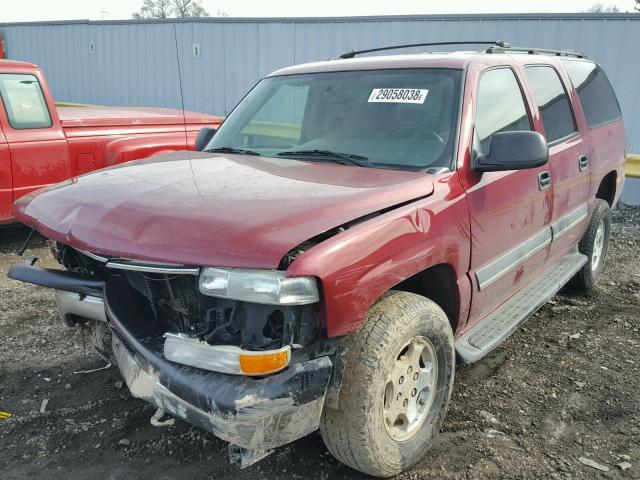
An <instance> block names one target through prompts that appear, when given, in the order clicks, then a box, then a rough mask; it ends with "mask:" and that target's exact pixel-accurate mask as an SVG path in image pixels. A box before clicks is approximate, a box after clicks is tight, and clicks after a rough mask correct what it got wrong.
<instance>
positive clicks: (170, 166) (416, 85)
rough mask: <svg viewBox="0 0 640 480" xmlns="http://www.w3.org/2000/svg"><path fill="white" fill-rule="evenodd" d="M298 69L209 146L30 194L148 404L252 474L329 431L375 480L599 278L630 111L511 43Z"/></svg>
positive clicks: (72, 288)
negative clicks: (490, 362) (565, 291)
mask: <svg viewBox="0 0 640 480" xmlns="http://www.w3.org/2000/svg"><path fill="white" fill-rule="evenodd" d="M358 53H362V52H352V53H350V54H346V55H344V56H343V57H342V58H340V59H337V60H332V61H326V62H320V63H313V64H306V65H301V66H295V67H290V68H285V69H283V70H279V71H277V72H275V73H273V74H271V75H269V76H268V77H266V78H265V79H263V80H262V81H260V82H259V83H258V84H257V85H256V87H255V88H253V89H252V90H251V91H250V92H249V93H248V94H247V96H246V97H245V98H244V99H243V100H242V101H241V102H240V104H239V105H238V106H237V107H236V109H235V110H234V111H233V112H232V113H231V114H230V115H229V117H228V118H227V119H226V121H225V122H224V123H223V124H222V126H221V127H220V128H219V130H218V131H213V130H210V129H203V131H202V132H201V133H200V135H199V138H198V144H199V149H200V150H201V151H200V152H195V153H194V152H183V153H173V154H168V155H165V156H161V157H155V158H153V159H148V160H142V161H136V162H132V163H128V164H125V165H120V166H117V167H113V168H110V169H107V170H103V171H100V172H96V173H91V174H88V175H84V176H80V177H77V178H73V179H72V180H70V181H68V182H65V183H63V184H60V185H57V186H55V187H50V188H45V189H43V190H40V191H38V192H37V193H34V194H31V195H29V196H27V197H25V198H22V199H20V200H19V201H18V202H17V203H16V204H15V206H14V215H15V217H16V218H17V219H19V220H20V221H22V222H23V223H25V224H27V225H29V226H30V227H32V228H33V229H35V230H37V231H38V232H40V234H42V235H44V236H45V237H47V238H48V239H50V242H51V247H52V251H53V253H54V255H55V256H56V258H57V259H58V261H59V262H60V263H61V264H62V265H63V266H64V268H65V269H64V270H51V269H42V268H38V267H36V266H34V265H30V264H26V265H16V266H14V267H13V268H12V269H11V271H10V274H9V275H10V276H11V277H12V278H14V279H17V280H22V281H26V282H30V283H33V284H36V285H43V286H46V287H50V288H53V289H55V290H56V296H57V303H58V307H59V310H60V314H61V316H62V319H63V321H64V322H65V323H66V324H67V325H69V326H74V325H79V326H81V327H82V328H88V329H90V330H91V332H92V334H93V335H92V336H93V338H94V342H95V344H96V346H97V347H98V349H99V350H100V351H101V352H102V353H103V354H104V355H106V356H109V357H110V358H112V359H113V361H114V362H115V363H117V365H118V367H119V369H120V371H121V373H122V375H123V377H124V379H125V381H126V383H127V385H128V387H129V389H130V390H131V393H132V394H133V395H134V396H136V397H139V398H142V399H144V400H146V401H148V402H150V403H152V404H154V405H156V406H157V407H158V408H159V409H162V410H164V411H165V412H167V413H169V414H171V415H173V416H175V417H177V418H179V419H182V420H184V421H186V422H189V423H192V424H194V425H197V426H199V427H201V428H204V429H206V430H208V431H211V432H213V434H215V435H216V436H218V437H220V438H222V439H224V440H226V441H228V442H229V443H230V444H231V448H230V453H231V457H232V459H234V460H236V461H238V462H239V463H240V464H241V465H243V466H246V465H249V464H251V463H253V462H254V461H256V460H258V459H260V458H261V457H263V456H264V455H266V454H267V453H269V451H270V450H272V449H274V448H276V447H278V446H280V445H283V444H286V443H289V442H293V441H294V440H296V439H298V438H300V437H302V436H304V435H307V434H309V433H311V432H313V431H315V430H316V429H318V428H319V429H320V432H321V434H322V438H323V439H324V442H325V444H326V446H327V448H328V449H329V451H330V452H331V453H332V454H333V455H334V456H335V457H336V458H337V459H339V460H340V461H342V462H344V463H346V464H347V465H350V466H351V467H353V468H355V469H358V470H361V471H363V472H366V473H368V474H371V475H376V476H391V475H394V474H397V473H399V472H401V471H403V470H405V469H407V468H409V467H411V466H412V465H414V464H415V463H416V462H418V461H419V460H420V459H421V458H422V457H423V456H424V455H425V454H426V452H427V450H428V449H429V447H430V446H431V444H432V442H433V440H434V437H435V436H436V434H437V432H438V430H439V429H440V427H441V425H442V422H443V420H444V417H445V413H446V411H447V406H448V403H449V398H450V395H451V390H452V387H453V380H454V371H455V367H456V361H458V363H470V362H474V361H477V360H479V359H481V358H482V357H483V356H485V355H486V354H487V353H488V352H490V351H491V350H492V349H494V348H495V347H496V346H497V345H498V344H499V343H500V342H501V341H502V340H503V339H505V338H506V337H507V336H508V335H510V334H511V333H512V332H513V331H514V330H515V329H516V328H517V327H518V326H519V325H520V324H521V323H522V322H523V321H524V320H526V319H527V317H529V316H530V315H531V314H532V313H533V312H535V311H536V310H537V309H538V308H540V307H541V306H542V305H543V304H544V303H545V302H546V301H547V300H548V299H549V298H550V297H551V296H553V295H554V294H555V293H556V292H557V291H558V290H559V289H560V288H561V287H563V286H564V285H565V284H567V283H569V282H571V283H572V284H573V285H574V287H576V288H582V289H589V288H592V287H593V286H594V285H595V283H596V282H597V280H598V277H599V276H600V274H601V272H602V269H603V265H604V261H605V256H606V253H607V244H608V240H609V230H610V223H611V219H610V218H611V217H610V208H611V207H613V205H615V203H616V202H617V200H618V198H619V196H620V193H621V189H622V182H623V179H624V173H623V172H624V170H623V168H624V155H625V133H624V126H623V123H622V118H621V113H620V107H619V105H618V102H617V100H616V97H615V95H614V92H613V89H612V88H611V85H610V84H609V82H608V80H607V78H606V76H605V74H604V72H603V71H602V69H601V68H600V67H599V66H598V65H596V64H595V63H593V62H591V61H589V60H587V59H585V58H583V56H582V55H578V54H570V53H566V52H556V51H553V52H551V51H540V50H536V49H529V48H527V49H519V48H512V47H509V46H508V45H506V44H503V43H496V44H495V45H492V46H489V48H488V49H487V50H483V51H481V52H457V53H442V54H435V53H432V54H410V55H394V56H375V57H361V58H353V57H356V56H357V54H358Z"/></svg>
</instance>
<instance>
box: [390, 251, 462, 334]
mask: <svg viewBox="0 0 640 480" xmlns="http://www.w3.org/2000/svg"><path fill="white" fill-rule="evenodd" d="M393 290H400V291H403V292H410V293H415V294H418V295H422V296H423V297H427V298H428V299H430V300H432V301H434V302H435V303H436V304H438V306H439V307H440V308H442V310H444V313H446V314H447V317H448V318H449V323H450V324H451V328H452V329H453V331H454V332H455V331H456V329H457V327H458V319H459V317H460V293H459V292H458V286H457V283H456V276H455V271H454V270H453V268H452V267H451V266H450V265H447V264H440V265H434V266H433V267H430V268H428V269H426V270H423V271H422V272H419V273H416V274H415V275H413V276H412V277H409V278H407V279H406V280H404V281H403V282H401V283H399V284H398V285H396V286H395V287H393Z"/></svg>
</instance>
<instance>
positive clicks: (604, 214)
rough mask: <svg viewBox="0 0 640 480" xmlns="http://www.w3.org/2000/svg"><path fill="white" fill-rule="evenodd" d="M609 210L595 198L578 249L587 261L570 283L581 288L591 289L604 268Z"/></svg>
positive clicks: (609, 227) (605, 203) (609, 219)
mask: <svg viewBox="0 0 640 480" xmlns="http://www.w3.org/2000/svg"><path fill="white" fill-rule="evenodd" d="M610 231H611V210H610V208H609V204H608V203H607V202H605V201H604V200H600V199H599V198H596V203H595V208H594V209H593V215H592V216H591V220H590V221H589V225H588V226H587V230H586V231H585V232H584V235H583V237H582V239H581V240H580V244H579V246H578V249H579V250H580V253H582V254H583V255H586V256H587V257H588V259H589V260H588V261H587V263H586V264H585V265H584V267H582V269H581V270H580V271H579V272H578V273H577V274H576V275H575V277H573V279H572V280H571V285H572V286H574V287H576V288H579V289H581V290H591V289H593V287H594V286H595V285H596V283H597V282H598V279H599V278H600V275H601V274H602V271H603V270H604V261H605V258H606V256H607V250H608V247H609V233H610Z"/></svg>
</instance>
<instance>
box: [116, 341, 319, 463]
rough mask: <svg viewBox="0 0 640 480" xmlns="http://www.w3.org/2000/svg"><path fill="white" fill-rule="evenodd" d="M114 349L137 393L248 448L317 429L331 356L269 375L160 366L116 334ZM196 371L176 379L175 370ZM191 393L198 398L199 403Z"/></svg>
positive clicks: (270, 444)
mask: <svg viewBox="0 0 640 480" xmlns="http://www.w3.org/2000/svg"><path fill="white" fill-rule="evenodd" d="M113 353H114V355H115V357H116V359H117V362H118V367H119V369H120V372H121V373H122V376H123V378H124V380H125V382H126V383H127V386H128V387H129V390H130V391H131V394H132V395H133V396H134V397H138V398H142V399H143V400H145V401H147V402H149V403H151V404H153V405H155V406H156V407H158V408H162V409H163V410H165V411H166V412H169V413H171V414H172V415H173V416H175V417H177V418H179V419H181V420H184V421H185V422H188V423H191V424H192V425H196V426H198V427H200V428H202V429H204V430H208V431H210V432H212V433H213V434H214V435H215V436H217V437H219V438H221V439H223V440H226V441H227V442H229V443H232V444H234V445H237V446H239V447H241V448H245V449H247V450H258V451H260V450H268V449H272V448H275V447H279V446H281V445H285V444H287V443H290V442H293V441H294V440H297V439H299V438H301V437H304V436H305V435H308V434H310V433H311V432H313V431H315V430H317V428H318V425H319V423H320V415H321V413H322V408H323V405H324V397H325V390H326V386H327V383H328V381H329V374H330V372H331V361H330V360H329V358H328V357H322V358H318V359H315V360H310V361H307V362H303V363H298V364H293V365H291V366H290V368H289V369H288V370H286V371H285V372H283V373H281V374H279V375H275V376H272V377H267V378H264V379H247V378H239V377H233V376H231V375H224V374H217V373H209V372H206V373H205V372H203V371H198V370H197V369H193V368H190V367H178V368H176V367H173V368H171V369H164V370H158V369H156V368H155V367H154V366H153V365H152V364H151V363H149V362H146V361H145V360H144V358H141V357H140V355H138V354H136V353H134V352H132V351H131V350H129V349H128V348H127V347H126V346H125V345H124V344H123V342H122V341H121V340H120V339H119V338H118V337H117V336H115V335H114V339H113ZM186 369H188V370H191V372H189V373H187V372H183V373H184V375H183V376H181V378H179V379H177V378H175V377H173V380H176V381H175V382H174V381H172V376H171V373H172V372H171V371H170V370H186ZM185 398H191V399H193V398H198V399H199V401H197V402H193V403H192V401H193V400H191V401H189V400H186V399H185Z"/></svg>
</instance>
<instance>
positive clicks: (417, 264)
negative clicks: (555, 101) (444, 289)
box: [287, 173, 471, 337]
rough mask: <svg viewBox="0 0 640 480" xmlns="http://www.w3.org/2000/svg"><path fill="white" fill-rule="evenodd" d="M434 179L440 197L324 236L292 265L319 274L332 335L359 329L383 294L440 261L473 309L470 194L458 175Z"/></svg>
mask: <svg viewBox="0 0 640 480" xmlns="http://www.w3.org/2000/svg"><path fill="white" fill-rule="evenodd" d="M435 183H436V188H435V190H434V193H433V195H431V196H429V197H427V198H424V199H421V200H419V201H417V202H414V203H411V204H409V205H405V206H403V207H400V208H398V209H395V210H392V211H390V212H387V213H385V214H383V215H380V216H378V217H375V218H373V219H371V220H369V221H366V222H363V223H361V224H358V225H357V226H355V227H353V228H351V229H348V230H346V231H344V232H342V233H340V234H338V235H336V236H334V237H332V238H330V239H328V240H325V241H324V242H322V243H320V244H318V245H316V246H314V247H313V248H311V249H310V250H308V251H306V252H305V253H303V254H302V255H301V256H299V257H298V258H297V259H296V260H295V261H294V262H293V263H292V264H291V266H290V267H289V269H288V270H287V274H288V275H289V276H299V275H313V276H316V277H318V278H319V279H320V281H321V283H322V290H323V298H324V308H325V321H326V328H327V334H328V336H329V337H337V336H341V335H346V334H349V333H353V332H354V331H356V330H357V329H358V327H359V325H360V323H361V322H362V321H363V319H364V317H365V315H366V312H367V310H368V309H369V308H370V307H371V305H373V303H375V301H376V300H377V299H378V298H379V297H380V296H381V295H382V294H383V293H384V292H386V291H388V290H389V289H391V288H393V287H394V286H395V285H398V284H399V283H401V282H402V281H404V280H406V279H407V278H409V277H411V276H413V275H415V274H416V273H419V272H421V271H424V270H426V269H427V268H429V267H431V266H434V265H439V264H446V265H449V266H450V267H451V268H452V269H453V270H454V272H455V274H456V277H457V283H458V288H459V291H460V303H461V309H460V312H461V313H460V315H461V318H462V317H464V316H465V315H466V313H465V312H468V305H469V303H470V287H469V286H468V278H467V275H466V273H467V271H468V269H469V260H470V255H471V239H470V226H469V212H468V208H467V203H466V197H465V194H464V190H463V189H462V187H461V185H460V182H459V180H458V178H457V173H453V174H451V173H448V174H444V175H443V176H441V177H440V178H439V179H437V181H436V182H435Z"/></svg>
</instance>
